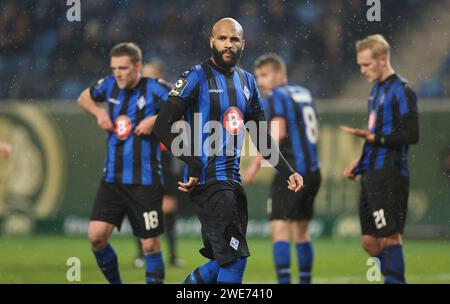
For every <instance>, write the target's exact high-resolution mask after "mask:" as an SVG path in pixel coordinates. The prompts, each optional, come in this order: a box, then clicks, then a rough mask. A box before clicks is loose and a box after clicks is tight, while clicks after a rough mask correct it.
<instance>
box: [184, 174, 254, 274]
mask: <svg viewBox="0 0 450 304" xmlns="http://www.w3.org/2000/svg"><path fill="white" fill-rule="evenodd" d="M191 201H192V202H193V203H194V207H195V211H196V212H197V215H198V218H199V220H200V222H201V225H202V238H203V245H204V247H203V248H202V249H200V253H201V254H202V255H203V256H205V257H206V258H208V259H216V260H217V262H218V263H219V264H220V265H225V264H227V263H230V262H233V261H234V260H236V259H237V258H239V257H247V256H249V255H250V252H249V250H248V245H247V241H246V239H245V235H246V233H247V223H248V212H247V197H246V195H245V192H244V189H243V188H242V186H241V185H239V184H238V183H236V182H233V181H220V182H212V183H207V184H205V185H201V186H198V187H196V188H195V189H194V190H193V191H192V192H191Z"/></svg>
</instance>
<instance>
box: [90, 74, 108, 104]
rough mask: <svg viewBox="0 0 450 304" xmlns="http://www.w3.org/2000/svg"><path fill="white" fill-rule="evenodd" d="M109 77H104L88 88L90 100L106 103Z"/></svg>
mask: <svg viewBox="0 0 450 304" xmlns="http://www.w3.org/2000/svg"><path fill="white" fill-rule="evenodd" d="M110 79H111V77H105V78H102V79H100V80H99V81H97V83H96V84H95V85H93V86H91V87H90V88H89V93H90V94H91V98H92V99H93V100H94V101H96V102H104V101H106V91H107V89H108V84H109V82H110V81H111V80H110Z"/></svg>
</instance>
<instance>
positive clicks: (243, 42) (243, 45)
mask: <svg viewBox="0 0 450 304" xmlns="http://www.w3.org/2000/svg"><path fill="white" fill-rule="evenodd" d="M244 48H245V40H244V39H242V50H244Z"/></svg>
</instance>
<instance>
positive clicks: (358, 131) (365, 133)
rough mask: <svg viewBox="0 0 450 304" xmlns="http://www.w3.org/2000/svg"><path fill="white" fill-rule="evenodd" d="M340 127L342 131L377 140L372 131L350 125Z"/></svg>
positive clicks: (368, 139) (369, 139)
mask: <svg viewBox="0 0 450 304" xmlns="http://www.w3.org/2000/svg"><path fill="white" fill-rule="evenodd" d="M340 129H341V131H344V132H346V133H349V134H353V135H355V136H358V137H361V138H364V139H365V140H367V141H370V142H373V141H374V140H375V135H374V134H372V133H370V132H369V130H363V129H357V128H351V127H348V126H340Z"/></svg>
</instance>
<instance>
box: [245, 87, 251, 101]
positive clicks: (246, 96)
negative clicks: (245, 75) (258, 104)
mask: <svg viewBox="0 0 450 304" xmlns="http://www.w3.org/2000/svg"><path fill="white" fill-rule="evenodd" d="M244 95H245V98H247V101H248V100H249V99H250V91H249V90H248V88H247V86H246V85H244Z"/></svg>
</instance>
